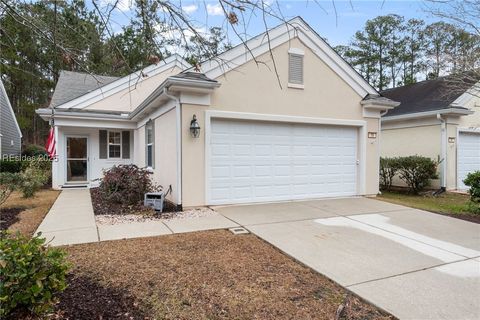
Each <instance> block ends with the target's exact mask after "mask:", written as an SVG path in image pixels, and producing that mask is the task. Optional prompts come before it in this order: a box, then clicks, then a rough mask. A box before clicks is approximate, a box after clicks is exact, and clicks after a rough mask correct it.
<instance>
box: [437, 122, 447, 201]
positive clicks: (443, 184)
mask: <svg viewBox="0 0 480 320" xmlns="http://www.w3.org/2000/svg"><path fill="white" fill-rule="evenodd" d="M437 119H438V120H440V124H441V135H440V136H441V138H440V139H441V155H440V164H441V166H440V168H441V169H440V190H438V191H436V192H435V195H437V194H440V193H442V192H445V190H446V189H447V123H446V121H445V119H443V118H442V116H441V114H440V113H437Z"/></svg>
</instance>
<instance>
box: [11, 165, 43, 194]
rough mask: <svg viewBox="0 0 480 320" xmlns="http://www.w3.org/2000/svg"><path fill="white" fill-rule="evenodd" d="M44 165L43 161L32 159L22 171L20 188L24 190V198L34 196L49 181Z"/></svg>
mask: <svg viewBox="0 0 480 320" xmlns="http://www.w3.org/2000/svg"><path fill="white" fill-rule="evenodd" d="M47 163H48V162H47ZM42 166H43V164H42V161H31V162H30V164H29V165H28V167H27V168H26V169H25V170H24V171H23V172H21V173H20V183H19V186H18V188H19V189H20V190H21V191H22V193H23V197H24V198H31V197H33V196H34V195H35V193H37V191H38V190H40V188H42V187H43V186H44V185H45V184H46V183H47V182H48V179H49V175H48V172H46V171H45V170H44V169H43V168H42Z"/></svg>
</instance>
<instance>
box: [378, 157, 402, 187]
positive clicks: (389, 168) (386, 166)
mask: <svg viewBox="0 0 480 320" xmlns="http://www.w3.org/2000/svg"><path fill="white" fill-rule="evenodd" d="M398 169H399V164H398V158H380V186H381V187H382V189H384V190H390V188H391V187H392V184H393V177H395V175H396V174H397V172H398Z"/></svg>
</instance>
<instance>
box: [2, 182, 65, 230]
mask: <svg viewBox="0 0 480 320" xmlns="http://www.w3.org/2000/svg"><path fill="white" fill-rule="evenodd" d="M59 194H60V191H56V190H47V189H42V190H40V191H39V192H37V194H36V195H35V197H32V198H23V197H22V194H21V193H20V192H17V191H15V192H13V193H12V194H11V195H10V196H9V197H8V199H7V201H5V203H3V204H2V206H1V207H0V220H1V221H0V229H1V230H7V229H8V230H9V231H12V232H17V231H18V232H20V233H22V234H24V235H26V236H32V235H33V233H34V232H35V230H37V228H38V226H39V225H40V223H41V222H42V220H43V218H44V217H45V216H46V215H47V213H48V211H49V210H50V208H51V207H52V205H53V203H54V202H55V200H56V199H57V197H58V195H59Z"/></svg>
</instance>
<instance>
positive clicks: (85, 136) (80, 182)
mask: <svg viewBox="0 0 480 320" xmlns="http://www.w3.org/2000/svg"><path fill="white" fill-rule="evenodd" d="M68 138H85V139H87V181H68V180H67V176H68V172H67V171H68V156H67V145H68V141H67V140H68ZM64 152H65V161H64V166H65V169H64V177H65V179H64V183H63V184H68V185H72V184H73V185H74V184H82V185H83V184H85V183H90V135H88V134H83V135H79V134H66V135H65V146H64Z"/></svg>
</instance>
